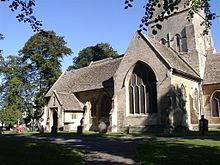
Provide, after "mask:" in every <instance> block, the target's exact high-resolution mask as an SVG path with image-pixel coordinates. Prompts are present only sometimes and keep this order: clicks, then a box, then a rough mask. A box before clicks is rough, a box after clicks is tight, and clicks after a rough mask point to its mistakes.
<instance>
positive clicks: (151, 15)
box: [124, 0, 216, 35]
mask: <svg viewBox="0 0 220 165" xmlns="http://www.w3.org/2000/svg"><path fill="white" fill-rule="evenodd" d="M136 1H137V0H136ZM209 1H210V0H148V2H146V4H144V5H143V7H144V9H145V13H144V15H143V17H142V19H141V24H140V27H139V28H140V30H144V31H147V27H148V25H149V22H152V21H153V22H154V23H155V25H153V26H152V28H153V32H152V33H153V34H154V35H156V34H157V31H158V30H160V29H161V28H162V26H161V24H160V23H161V22H163V21H164V20H166V19H168V18H169V15H171V14H173V13H175V12H176V11H178V10H179V7H178V5H179V4H180V3H183V2H184V6H185V7H186V8H188V9H189V10H188V18H187V19H188V20H190V18H192V17H193V16H194V14H195V13H197V14H199V11H200V10H203V11H204V13H205V16H202V15H200V14H199V15H200V16H201V17H202V18H203V22H202V24H201V25H202V26H204V27H205V30H204V32H203V33H204V34H208V32H209V29H210V27H211V25H212V23H211V21H212V20H213V19H215V18H216V14H215V13H212V12H211V10H210V2H209ZM134 2H135V0H125V1H124V4H125V9H128V8H131V7H132V6H133V3H134ZM157 8H161V9H162V12H161V13H158V14H157V15H155V11H156V9H157Z"/></svg>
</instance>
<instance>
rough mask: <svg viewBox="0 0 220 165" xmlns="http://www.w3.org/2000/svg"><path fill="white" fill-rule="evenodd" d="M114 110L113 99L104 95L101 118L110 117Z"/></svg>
mask: <svg viewBox="0 0 220 165" xmlns="http://www.w3.org/2000/svg"><path fill="white" fill-rule="evenodd" d="M111 109H112V103H111V98H110V97H109V96H107V95H104V96H103V97H102V100H101V117H108V116H109V115H110V111H111Z"/></svg>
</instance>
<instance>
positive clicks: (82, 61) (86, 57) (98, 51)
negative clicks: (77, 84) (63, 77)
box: [68, 43, 118, 70]
mask: <svg viewBox="0 0 220 165" xmlns="http://www.w3.org/2000/svg"><path fill="white" fill-rule="evenodd" d="M117 55H118V53H117V51H115V50H114V49H113V48H112V47H111V46H110V45H109V44H108V43H98V44H96V45H95V46H89V47H87V48H84V49H83V50H81V51H80V52H79V54H78V56H77V57H74V58H73V65H72V66H69V68H68V70H71V69H79V68H82V67H85V66H88V65H89V64H90V62H91V61H98V60H101V59H104V58H108V57H115V56H117Z"/></svg>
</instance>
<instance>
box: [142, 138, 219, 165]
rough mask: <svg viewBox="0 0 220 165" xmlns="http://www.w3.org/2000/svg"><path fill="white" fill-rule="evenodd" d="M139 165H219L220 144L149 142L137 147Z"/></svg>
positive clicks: (183, 141) (208, 141)
mask: <svg viewBox="0 0 220 165" xmlns="http://www.w3.org/2000/svg"><path fill="white" fill-rule="evenodd" d="M138 151H139V156H140V159H141V164H146V165H148V164H151V165H153V164H156V165H158V164H169V165H172V164H178V165H182V164H183V165H185V164H199V165H203V164H204V165H208V164H212V165H215V164H219V162H220V144H219V142H217V141H213V140H198V139H197V140H196V139H195V140H180V141H149V142H145V143H141V144H139V146H138Z"/></svg>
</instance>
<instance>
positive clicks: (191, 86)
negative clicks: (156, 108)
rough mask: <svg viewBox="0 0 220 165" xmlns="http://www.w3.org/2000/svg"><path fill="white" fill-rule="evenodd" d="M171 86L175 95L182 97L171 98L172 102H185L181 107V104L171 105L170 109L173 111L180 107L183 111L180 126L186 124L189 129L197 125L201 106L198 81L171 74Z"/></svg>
mask: <svg viewBox="0 0 220 165" xmlns="http://www.w3.org/2000/svg"><path fill="white" fill-rule="evenodd" d="M171 86H172V87H173V89H174V92H175V96H176V97H179V96H180V95H182V97H179V98H178V99H182V100H177V99H176V98H175V100H173V102H177V103H174V104H179V102H180V101H183V102H185V105H182V107H181V105H180V106H179V105H176V106H173V107H172V111H173V112H174V113H175V112H177V111H178V108H180V109H181V111H182V112H183V113H185V114H184V115H183V116H182V117H183V118H182V119H181V117H180V120H182V121H181V122H182V126H186V127H188V128H189V129H191V130H192V129H194V128H196V127H198V120H199V119H200V115H201V106H202V102H201V100H200V98H201V91H200V86H199V82H197V81H195V80H191V79H187V78H184V77H181V76H180V75H172V76H171ZM196 91H197V92H196ZM196 93H197V94H196ZM184 111H185V112H184Z"/></svg>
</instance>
